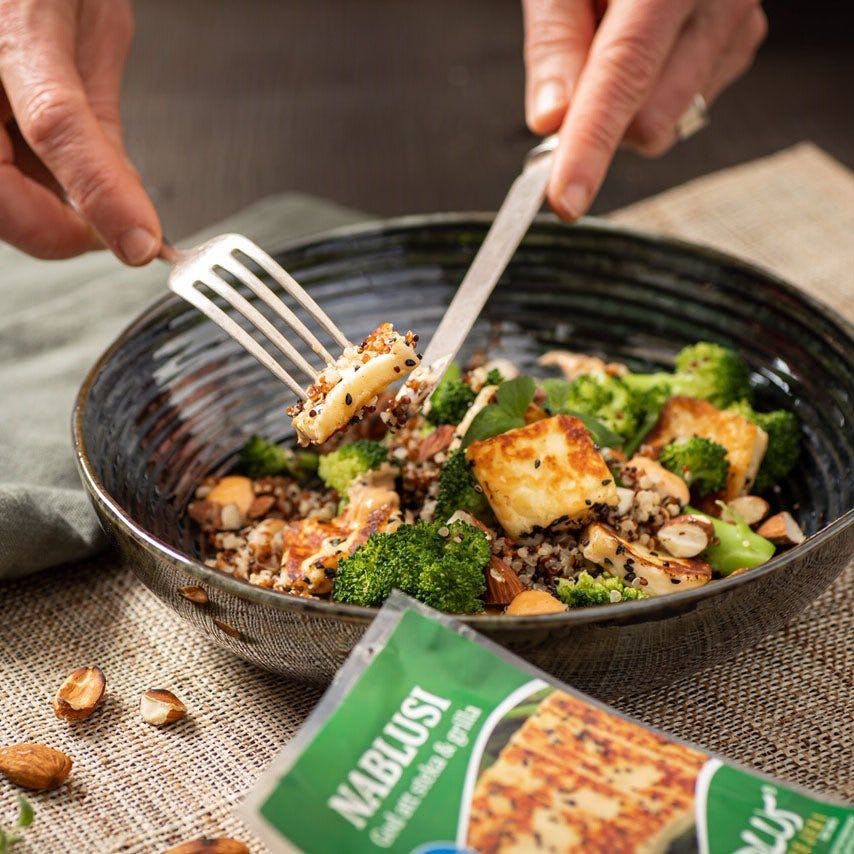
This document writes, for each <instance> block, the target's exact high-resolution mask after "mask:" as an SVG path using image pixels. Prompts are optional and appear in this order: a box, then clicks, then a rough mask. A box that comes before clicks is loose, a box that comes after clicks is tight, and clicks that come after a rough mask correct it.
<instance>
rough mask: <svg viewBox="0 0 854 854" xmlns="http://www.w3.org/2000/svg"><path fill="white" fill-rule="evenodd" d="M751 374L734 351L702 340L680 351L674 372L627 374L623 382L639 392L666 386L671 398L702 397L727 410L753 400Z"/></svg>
mask: <svg viewBox="0 0 854 854" xmlns="http://www.w3.org/2000/svg"><path fill="white" fill-rule="evenodd" d="M748 375H749V372H748V369H747V365H746V364H745V362H744V360H743V359H742V358H741V356H739V355H738V353H736V352H735V350H730V349H729V348H728V347H722V346H721V345H720V344H712V343H710V342H708V341H700V342H699V343H697V344H692V345H691V346H690V347H685V348H684V349H683V350H681V351H680V352H679V354H678V355H677V356H676V362H675V366H674V372H673V373H667V372H664V371H662V372H658V373H653V374H628V375H627V376H625V377H623V380H624V381H625V383H626V385H628V386H629V387H630V388H633V389H638V390H643V389H648V388H650V387H651V386H654V385H662V384H665V385H667V386H668V387H669V389H670V394H671V395H687V396H688V397H699V398H701V399H703V400H708V401H709V402H710V403H712V404H714V405H715V406H718V407H725V406H729V405H730V404H731V403H733V402H735V401H736V400H740V399H742V398H749V397H750V384H749V382H748Z"/></svg>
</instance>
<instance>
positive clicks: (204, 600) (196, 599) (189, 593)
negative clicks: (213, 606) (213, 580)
mask: <svg viewBox="0 0 854 854" xmlns="http://www.w3.org/2000/svg"><path fill="white" fill-rule="evenodd" d="M178 592H179V593H180V594H181V595H182V596H183V597H184V598H185V599H187V600H188V601H190V602H192V603H193V604H195V605H207V604H208V602H209V601H210V599H209V598H208V592H207V590H205V588H204V587H194V586H192V585H191V586H189V587H179V588H178Z"/></svg>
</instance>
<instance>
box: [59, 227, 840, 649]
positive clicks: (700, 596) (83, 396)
mask: <svg viewBox="0 0 854 854" xmlns="http://www.w3.org/2000/svg"><path fill="white" fill-rule="evenodd" d="M494 217H495V214H494V213H489V212H464V211H461V212H454V213H435V214H415V215H408V216H401V217H392V218H388V219H369V220H365V221H361V222H358V223H355V224H352V225H345V226H340V227H338V228H333V229H329V230H326V231H322V232H317V233H314V234H310V235H306V236H303V237H299V238H296V239H292V240H288V241H286V242H283V243H281V244H278V245H277V246H276V247H275V248H274V249H273V250H268V251H270V254H271V255H274V256H276V255H279V254H283V253H286V252H291V251H295V250H299V249H304V248H307V247H309V246H312V245H314V244H322V243H326V242H328V241H330V240H337V239H342V238H356V237H364V236H366V235H369V234H372V233H373V234H381V233H383V232H387V231H392V230H394V231H401V230H411V229H414V228H424V227H434V226H446V225H457V226H461V225H477V226H488V225H489V224H491V222H492V220H493V219H494ZM536 225H551V226H554V225H557V226H563V227H567V228H569V227H572V228H577V229H582V230H585V231H588V232H591V233H594V234H595V233H597V232H604V233H608V234H617V235H621V236H625V237H627V238H630V239H632V240H635V241H638V242H640V243H647V244H652V245H656V246H658V247H661V246H666V247H668V248H672V249H674V250H678V251H681V252H686V251H687V252H690V253H693V254H699V255H701V256H704V257H705V258H706V259H707V260H709V261H711V262H713V263H716V264H720V265H726V266H729V267H735V268H738V269H740V270H741V271H743V272H745V273H748V274H753V275H759V276H761V277H763V278H764V279H766V280H768V281H769V283H770V284H771V285H773V286H774V287H776V288H779V289H780V290H782V291H783V292H784V293H786V294H787V295H788V296H790V297H791V298H792V299H794V300H796V301H799V302H801V303H802V304H806V305H807V306H808V307H809V308H810V309H811V310H812V311H814V312H818V313H820V314H821V315H822V317H823V319H824V320H825V321H828V322H830V324H831V325H833V326H835V327H837V329H838V330H839V332H840V334H841V337H842V338H843V339H844V345H845V349H846V350H847V351H848V358H849V359H851V358H852V355H851V354H852V353H854V324H852V323H851V322H849V321H847V320H846V319H845V318H843V317H841V316H839V315H838V314H837V313H836V312H835V311H834V310H833V309H832V308H830V307H829V306H828V305H826V304H825V303H823V302H821V301H820V300H818V299H816V298H815V297H813V296H812V295H811V294H808V293H805V292H804V291H802V290H800V289H799V288H797V287H795V286H794V285H792V284H790V283H788V282H786V281H785V280H783V279H780V278H779V277H778V276H776V275H775V274H774V273H772V272H770V271H768V270H766V269H764V268H763V267H760V266H758V265H756V264H752V263H751V262H749V261H744V260H742V259H740V258H736V257H734V256H732V255H728V254H727V253H725V252H721V251H720V250H717V249H714V248H711V247H708V246H704V245H701V244H696V243H692V242H690V241H686V240H681V239H678V238H673V237H669V236H665V235H659V234H655V233H648V232H643V231H638V230H636V229H634V228H629V227H627V226H623V225H618V224H615V223H612V222H608V221H604V220H600V219H597V218H595V217H583V218H582V219H581V220H579V222H578V223H576V224H575V225H573V226H567V225H566V224H565V223H562V222H561V221H560V220H559V219H557V217H555V216H554V215H553V214H539V215H538V216H537V217H536V218H535V220H534V223H533V224H532V228H533V227H534V226H536ZM179 301H180V298H179V297H177V296H176V295H174V294H171V293H166V294H164V296H162V297H160V298H159V299H157V300H155V301H154V302H153V303H152V304H151V305H149V306H148V308H146V309H145V310H143V312H142V313H141V314H139V315H138V316H137V317H136V318H135V319H134V320H133V321H132V322H131V323H130V324H128V325H127V326H126V327H125V328H124V329H123V330H122V331H121V332H120V333H119V334H118V336H117V337H116V338H115V340H114V341H113V342H112V343H111V344H110V345H109V346H108V347H107V348H106V349H105V350H104V352H103V353H102V354H101V356H99V358H98V359H97V360H96V361H95V363H94V364H93V365H92V367H91V368H90V369H89V371H88V373H87V374H86V377H85V379H84V380H83V383H82V385H81V386H80V390H79V391H78V394H77V397H76V400H75V403H74V409H73V412H72V419H71V420H72V424H71V427H72V441H73V444H74V452H75V459H76V462H77V466H78V469H79V472H80V477H81V480H82V482H83V485H84V487H85V488H86V490H87V491H88V492H89V494H90V496H91V498H92V500H93V501H94V502H95V503H96V504H97V505H98V506H99V507H100V508H101V509H102V511H103V512H104V513H105V514H106V515H107V516H108V517H109V519H110V521H111V522H112V523H113V524H115V525H117V526H118V527H119V528H120V529H122V531H123V532H124V533H125V534H128V535H130V537H131V538H132V539H133V540H134V541H135V542H136V543H137V544H138V545H140V546H141V547H142V548H143V549H145V550H146V551H148V552H150V553H152V555H153V556H155V557H159V558H161V559H164V558H165V559H167V560H168V561H169V562H170V563H172V564H173V565H175V566H179V567H180V568H181V569H183V570H184V571H185V572H187V573H188V574H190V575H192V576H194V577H195V578H197V579H198V580H199V581H202V582H204V583H206V584H208V585H210V586H211V587H214V588H219V589H221V590H223V591H224V592H226V593H229V594H231V595H234V596H237V597H239V598H241V599H244V600H248V601H251V602H254V603H256V604H259V605H263V606H267V607H272V608H273V609H274V610H278V611H286V612H300V613H303V614H306V615H313V616H317V617H318V618H327V619H329V618H335V619H341V620H345V621H347V622H353V623H368V622H370V621H371V620H372V619H373V618H374V616H376V614H377V613H378V611H379V609H378V608H367V607H364V606H360V605H349V604H343V603H339V602H333V601H331V600H324V599H306V598H302V597H298V596H292V595H290V594H288V593H285V592H284V591H279V590H272V589H267V588H264V587H259V586H257V585H254V584H251V583H250V582H249V581H244V580H242V579H238V578H234V577H233V576H231V575H228V574H227V573H225V572H222V571H221V570H217V569H214V568H212V567H209V566H206V565H205V564H204V563H202V562H201V561H199V560H196V559H195V558H193V557H191V556H190V555H186V554H184V553H183V552H182V551H180V550H178V549H176V548H175V547H174V546H172V545H170V544H169V543H167V542H165V541H163V540H161V539H160V538H159V537H156V536H155V535H154V534H152V533H150V532H149V531H147V530H146V529H145V528H144V527H143V526H142V525H140V524H139V523H138V522H136V521H135V520H134V519H133V518H132V517H131V516H130V514H128V513H127V512H126V511H125V510H124V508H122V506H121V505H120V504H119V502H118V501H116V500H115V499H114V498H113V496H112V495H111V494H110V493H109V492H108V491H107V489H106V488H105V487H104V485H103V483H101V481H100V479H99V478H98V476H97V475H96V473H95V470H94V466H93V464H92V461H91V460H90V458H89V454H88V451H87V449H86V444H85V438H84V430H83V420H84V415H85V412H86V406H87V404H88V401H89V395H90V392H91V389H92V386H93V385H94V383H95V381H96V379H97V377H98V376H99V374H100V373H101V371H102V369H103V367H104V365H105V364H106V363H107V362H108V361H109V360H110V359H111V358H112V356H113V354H114V353H115V352H116V351H117V350H118V349H119V348H120V347H122V346H123V345H124V344H125V343H126V342H127V341H128V340H129V339H130V338H132V337H133V336H134V335H135V334H137V332H138V331H139V330H140V329H142V328H144V327H145V326H146V325H147V324H148V323H149V322H150V321H151V320H152V319H153V318H154V317H156V316H157V315H159V314H160V313H161V311H162V310H163V309H164V307H166V306H167V305H171V304H173V303H178V302H179ZM852 523H854V507H852V508H849V509H848V510H847V511H846V512H845V513H843V514H842V515H841V516H839V517H837V518H836V519H834V520H832V521H831V522H828V523H827V524H826V525H825V526H824V527H823V528H821V529H820V530H819V531H817V532H816V533H815V534H812V535H811V536H809V537H808V538H807V539H806V540H805V541H804V542H803V543H802V544H800V545H798V546H795V547H794V548H793V549H790V550H788V551H786V552H783V553H781V554H777V555H775V556H774V557H773V558H771V560H770V561H768V562H767V563H764V564H762V565H761V566H758V567H756V568H755V569H753V570H751V571H750V572H747V573H742V574H739V575H735V576H733V575H730V576H728V577H727V578H723V579H719V580H716V581H714V583H712V584H707V585H704V586H702V587H698V588H694V589H691V590H683V591H679V592H674V593H670V594H668V595H667V596H661V597H650V598H648V599H643V600H637V601H633V602H623V603H621V606H620V607H619V608H614V607H613V606H611V605H597V606H592V607H588V608H579V609H577V610H567V611H565V612H562V613H558V614H540V615H534V616H514V615H506V614H460V615H455V616H456V618H457V619H459V620H461V621H463V622H466V623H469V624H471V625H472V626H473V627H476V628H481V629H483V630H487V631H494V630H504V631H505V632H507V631H513V630H518V631H526V630H530V629H532V628H540V629H543V630H554V629H563V628H568V627H572V626H580V625H588V624H594V623H595V624H605V623H607V624H619V623H635V622H652V621H655V620H656V619H661V618H666V617H667V616H669V613H670V612H680V613H681V612H683V611H685V610H689V609H692V608H695V607H703V606H706V605H708V601H707V600H711V599H714V598H715V597H716V596H717V595H718V594H719V593H721V594H723V593H725V592H727V591H731V590H733V589H735V588H736V587H740V586H741V585H746V584H751V583H754V582H756V581H758V580H759V579H761V578H764V577H765V576H766V575H768V574H769V573H773V572H775V571H776V570H777V569H779V568H781V567H783V566H785V565H788V564H790V563H792V562H793V561H796V560H800V558H801V557H803V556H805V555H806V554H808V553H810V552H811V551H813V550H814V549H816V548H819V547H821V546H822V545H824V544H825V543H826V542H827V541H828V540H829V539H832V538H834V537H836V536H837V535H838V534H840V533H841V532H842V531H844V530H845V529H847V528H848V527H849V526H850V525H851V524H852Z"/></svg>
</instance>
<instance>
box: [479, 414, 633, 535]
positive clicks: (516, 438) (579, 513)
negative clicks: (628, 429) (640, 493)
mask: <svg viewBox="0 0 854 854" xmlns="http://www.w3.org/2000/svg"><path fill="white" fill-rule="evenodd" d="M466 456H467V457H468V460H469V462H471V464H472V470H473V472H474V476H475V478H476V479H477V482H478V483H479V484H480V486H481V487H482V489H483V491H484V494H485V495H486V497H487V499H488V500H489V504H490V506H491V507H492V510H493V512H494V513H495V516H496V518H497V519H498V521H499V522H500V523H501V526H502V527H503V528H504V530H505V531H506V532H507V533H508V534H509V535H510V536H511V537H519V536H521V535H522V534H525V533H528V532H530V531H533V530H536V529H538V528H546V527H548V526H549V525H551V524H552V523H554V522H556V521H558V520H563V521H568V522H571V523H577V524H578V525H582V524H583V523H584V522H585V521H587V520H588V519H589V518H590V517H591V516H593V515H594V514H596V513H597V512H598V511H601V510H602V509H604V508H605V507H616V506H617V503H618V500H619V499H618V495H617V489H616V486H615V485H614V480H613V476H612V475H611V472H610V471H609V470H608V466H607V465H606V464H605V460H604V459H602V455H601V454H600V453H599V452H598V451H597V450H596V447H595V446H594V444H593V440H592V439H591V438H590V434H589V433H588V431H587V428H586V427H585V426H584V424H583V423H582V422H581V421H579V419H577V418H574V417H572V416H570V415H555V416H553V417H552V418H544V419H542V420H540V421H535V422H534V423H532V424H528V425H526V426H525V427H519V428H517V429H515V430H510V431H508V432H507V433H501V434H499V435H498V436H493V437H492V438H491V439H485V440H484V441H481V442H473V443H472V444H471V445H470V446H469V448H468V449H467V451H466Z"/></svg>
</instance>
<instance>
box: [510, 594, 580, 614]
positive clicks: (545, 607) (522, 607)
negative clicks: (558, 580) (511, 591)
mask: <svg viewBox="0 0 854 854" xmlns="http://www.w3.org/2000/svg"><path fill="white" fill-rule="evenodd" d="M565 610H566V605H564V604H563V602H561V601H560V600H559V599H555V597H554V596H552V595H551V593H546V591H545V590H523V591H522V592H521V593H519V594H518V595H517V596H516V597H515V598H514V599H513V601H512V602H511V603H510V604H509V605H508V606H507V610H506V611H505V612H504V613H505V614H510V615H515V616H524V617H532V616H534V615H535V614H559V613H561V612H562V611H565Z"/></svg>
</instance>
